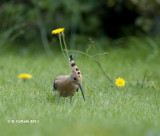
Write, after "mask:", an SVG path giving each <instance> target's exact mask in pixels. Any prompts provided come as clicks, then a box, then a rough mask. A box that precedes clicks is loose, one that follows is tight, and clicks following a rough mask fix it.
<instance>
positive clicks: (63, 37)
mask: <svg viewBox="0 0 160 136" xmlns="http://www.w3.org/2000/svg"><path fill="white" fill-rule="evenodd" d="M62 39H63V44H64V47H65V50H66V52H67V58H69V55H68V49H67V45H66V41H65V36H64V33H63V32H62Z"/></svg>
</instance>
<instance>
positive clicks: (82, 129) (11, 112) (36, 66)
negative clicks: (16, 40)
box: [0, 48, 160, 136]
mask: <svg viewBox="0 0 160 136" xmlns="http://www.w3.org/2000/svg"><path fill="white" fill-rule="evenodd" d="M108 53H109V55H107V56H102V57H99V59H100V62H101V64H102V66H103V68H104V69H105V71H106V72H107V74H108V75H109V76H110V77H111V79H112V80H113V81H114V82H115V79H116V78H118V77H122V78H124V79H125V80H126V86H124V87H123V88H118V87H116V86H114V84H112V83H111V82H109V81H108V79H107V78H106V77H105V76H104V74H103V73H102V71H101V70H100V68H99V67H98V65H97V64H96V63H94V62H93V61H92V60H90V59H86V58H85V56H83V55H76V54H73V56H75V57H74V58H75V62H76V64H77V66H78V67H79V69H80V70H81V72H82V74H83V75H85V76H83V84H82V87H83V90H84V93H85V97H86V101H85V102H84V101H83V98H82V95H81V92H80V91H79V92H78V93H76V95H75V96H74V97H73V101H72V103H70V101H69V98H66V99H64V98H62V99H61V101H60V102H59V103H57V100H56V99H55V98H56V97H55V94H54V93H53V91H52V84H53V79H54V78H55V77H56V76H58V75H63V74H69V73H70V72H71V70H70V68H69V66H68V64H67V63H66V62H65V60H64V58H63V56H62V53H61V52H59V53H56V52H53V54H54V55H53V56H50V57H48V56H47V55H43V54H41V55H34V54H32V55H30V56H29V55H27V56H23V55H22V56H20V55H16V54H9V53H7V54H5V55H1V56H0V113H1V116H0V125H1V127H0V133H1V135H19V136H22V135H26V136H28V135H32V136H41V135H44V134H45V135H52V136H55V135H59V136H63V135H64V136H71V134H72V135H78V136H94V135H99V136H102V135H104V136H118V135H120V136H135V135H136V136H143V135H144V136H159V135H160V129H159V128H160V80H159V79H160V65H159V64H160V61H159V57H160V56H159V55H158V56H151V55H149V54H148V52H145V51H144V52H142V50H138V49H137V50H136V49H132V48H128V49H127V48H126V49H110V50H109V51H108ZM20 73H30V74H32V75H33V78H32V79H31V80H28V81H26V82H23V81H21V80H20V79H18V78H17V76H18V74H20ZM88 77H89V78H88ZM11 120H14V121H15V122H16V121H20V120H36V121H37V123H8V121H11ZM38 121H39V122H38Z"/></svg>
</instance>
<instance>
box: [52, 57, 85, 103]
mask: <svg viewBox="0 0 160 136" xmlns="http://www.w3.org/2000/svg"><path fill="white" fill-rule="evenodd" d="M69 60H70V67H71V70H72V72H71V74H70V75H60V76H58V77H56V78H55V79H54V82H53V91H57V92H58V93H59V100H60V97H70V102H71V101H72V97H73V96H74V94H75V93H76V92H78V90H79V88H80V90H81V92H82V96H83V99H84V101H85V97H84V93H83V90H82V86H81V84H82V74H81V72H80V70H79V69H78V67H77V66H76V64H75V62H74V60H73V57H72V55H70V57H69Z"/></svg>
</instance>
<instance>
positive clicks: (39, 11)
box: [0, 0, 160, 51]
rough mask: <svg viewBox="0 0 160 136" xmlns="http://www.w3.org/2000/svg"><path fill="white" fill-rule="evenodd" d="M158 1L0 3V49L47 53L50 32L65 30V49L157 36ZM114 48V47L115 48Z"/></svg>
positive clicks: (53, 40) (15, 0) (52, 41)
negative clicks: (20, 49) (116, 40)
mask: <svg viewBox="0 0 160 136" xmlns="http://www.w3.org/2000/svg"><path fill="white" fill-rule="evenodd" d="M159 7H160V0H140V1H139V0H1V1H0V41H1V42H0V48H1V51H2V49H3V51H4V50H10V49H11V48H15V47H16V48H21V47H22V48H28V47H29V45H30V44H32V45H34V47H35V48H36V51H37V49H45V51H49V50H51V48H53V46H54V45H55V44H57V43H58V42H57V38H56V37H53V36H52V35H51V31H52V29H56V28H59V27H64V28H65V34H66V40H67V43H68V46H69V48H72V49H77V48H78V47H79V46H80V48H82V49H83V48H84V47H85V46H86V44H87V43H88V38H93V39H94V40H98V41H102V43H101V44H100V45H99V47H105V46H109V45H111V43H109V44H107V42H108V41H112V40H115V39H119V38H122V37H123V38H124V37H125V38H128V37H129V36H133V35H134V36H143V35H152V36H155V35H159V34H160V8H159ZM116 46H118V45H116Z"/></svg>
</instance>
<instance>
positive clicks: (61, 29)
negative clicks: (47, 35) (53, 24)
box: [52, 28, 64, 34]
mask: <svg viewBox="0 0 160 136" xmlns="http://www.w3.org/2000/svg"><path fill="white" fill-rule="evenodd" d="M61 32H64V28H58V29H55V30H52V34H59V33H61Z"/></svg>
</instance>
